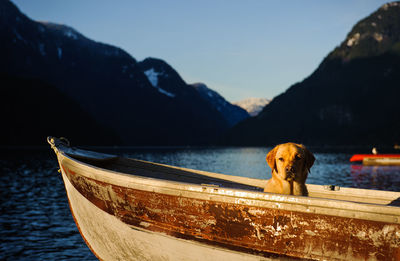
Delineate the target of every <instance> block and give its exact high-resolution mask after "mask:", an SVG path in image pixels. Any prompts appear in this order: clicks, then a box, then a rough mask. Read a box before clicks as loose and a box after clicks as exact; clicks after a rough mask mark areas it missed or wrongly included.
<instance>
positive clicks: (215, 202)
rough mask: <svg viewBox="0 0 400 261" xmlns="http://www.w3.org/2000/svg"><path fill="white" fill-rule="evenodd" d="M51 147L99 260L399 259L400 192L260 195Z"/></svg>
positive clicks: (191, 174) (225, 180)
mask: <svg viewBox="0 0 400 261" xmlns="http://www.w3.org/2000/svg"><path fill="white" fill-rule="evenodd" d="M50 143H51V144H52V147H53V149H54V150H55V151H56V154H57V157H58V161H59V164H60V168H61V172H62V175H63V180H64V183H65V187H66V190H67V194H68V198H69V203H70V206H71V211H72V213H73V215H74V219H75V221H76V223H77V226H78V228H79V230H80V232H81V234H82V236H83V237H84V239H85V241H86V243H87V244H88V246H89V247H90V248H91V250H92V251H93V252H94V253H95V254H96V256H97V257H98V258H99V259H102V260H161V259H163V260H216V259H219V260H263V259H265V260H270V259H275V258H279V259H281V260H282V259H283V260H286V259H287V260H292V259H298V258H302V259H316V260H322V259H324V260H399V259H400V208H399V207H398V200H399V199H400V193H397V192H383V191H376V193H373V192H374V191H371V190H357V189H347V188H341V189H340V190H339V191H338V190H335V188H333V189H332V190H326V189H324V188H323V187H322V186H317V185H309V186H308V187H309V192H310V197H299V196H285V195H278V194H271V193H263V192H261V191H262V187H263V186H264V182H265V181H263V180H257V179H250V178H243V177H234V176H228V175H223V174H216V173H209V172H204V171H195V170H188V169H183V168H177V167H171V166H165V165H161V164H153V163H149V162H144V161H138V160H132V159H121V158H118V157H113V156H111V155H108V156H103V157H95V156H90V157H86V158H85V156H84V155H85V154H84V153H82V155H83V156H82V155H81V156H80V157H79V160H77V159H76V157H74V156H73V154H74V153H73V151H72V152H71V151H69V154H67V153H66V152H64V151H63V148H64V145H63V144H62V143H60V142H58V140H56V139H53V140H50ZM346 195H350V197H351V198H350V199H349V198H348V196H346ZM363 195H364V196H365V197H363ZM322 197H324V198H322ZM346 199H347V200H346ZM358 199H362V200H360V201H362V202H363V203H361V202H359V201H358Z"/></svg>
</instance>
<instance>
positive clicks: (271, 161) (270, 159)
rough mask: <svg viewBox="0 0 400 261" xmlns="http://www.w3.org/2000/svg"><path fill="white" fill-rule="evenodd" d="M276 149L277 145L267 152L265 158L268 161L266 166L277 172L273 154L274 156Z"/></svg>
mask: <svg viewBox="0 0 400 261" xmlns="http://www.w3.org/2000/svg"><path fill="white" fill-rule="evenodd" d="M277 150H278V146H276V147H275V148H273V149H272V150H271V151H270V152H268V154H267V157H266V158H265V160H266V161H267V163H268V166H269V167H270V168H271V169H272V171H274V170H275V171H276V172H278V169H277V168H276V161H275V156H276V151H277Z"/></svg>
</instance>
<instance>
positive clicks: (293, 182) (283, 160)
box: [264, 142, 315, 196]
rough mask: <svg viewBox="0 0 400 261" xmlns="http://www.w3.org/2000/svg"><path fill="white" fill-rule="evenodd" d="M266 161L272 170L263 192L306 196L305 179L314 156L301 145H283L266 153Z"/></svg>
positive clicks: (290, 143)
mask: <svg viewBox="0 0 400 261" xmlns="http://www.w3.org/2000/svg"><path fill="white" fill-rule="evenodd" d="M266 160H267V162H268V165H269V166H270V167H271V169H272V178H271V179H269V180H268V181H267V185H266V186H265V188H264V192H272V193H279V194H288V195H297V196H308V191H307V187H306V179H307V176H308V173H309V172H310V168H311V166H312V165H313V164H314V161H315V157H314V155H313V154H312V153H311V152H310V151H309V150H308V149H307V148H306V147H305V146H304V145H301V144H296V143H292V142H289V143H284V144H280V145H277V146H276V147H275V148H273V149H272V150H271V151H270V152H268V154H267V157H266Z"/></svg>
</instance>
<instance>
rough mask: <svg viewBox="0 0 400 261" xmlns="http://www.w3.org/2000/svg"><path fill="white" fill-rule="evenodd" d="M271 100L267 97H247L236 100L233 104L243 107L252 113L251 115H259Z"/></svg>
mask: <svg viewBox="0 0 400 261" xmlns="http://www.w3.org/2000/svg"><path fill="white" fill-rule="evenodd" d="M270 102H271V100H268V99H266V98H247V99H244V100H241V101H238V102H234V103H233V104H235V105H237V106H239V107H241V108H243V109H244V110H246V111H247V112H248V113H249V114H250V116H252V117H254V116H257V115H258V114H259V113H260V112H261V111H262V109H263V108H264V107H265V105H267V104H268V103H270Z"/></svg>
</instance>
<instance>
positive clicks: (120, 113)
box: [0, 1, 228, 145]
mask: <svg viewBox="0 0 400 261" xmlns="http://www.w3.org/2000/svg"><path fill="white" fill-rule="evenodd" d="M0 38H1V41H0V55H1V57H2V59H0V73H1V74H2V75H3V76H6V77H9V79H19V78H22V79H37V80H39V81H40V82H41V83H45V85H46V86H47V87H50V86H51V87H54V88H56V89H57V91H58V92H59V93H60V95H62V96H63V97H66V98H67V99H70V100H71V101H72V102H74V103H76V104H77V105H78V106H79V107H80V109H81V110H82V112H83V113H85V114H86V115H88V117H90V118H91V119H92V120H93V121H94V122H96V124H97V126H98V127H99V128H103V129H101V130H99V133H102V132H103V131H105V132H108V131H109V130H111V132H113V133H115V134H116V135H117V136H118V137H119V138H120V140H121V144H122V145H192V144H204V143H209V142H212V141H214V140H216V138H217V137H219V135H221V133H222V132H223V131H225V130H226V129H227V128H228V125H227V123H225V121H224V120H223V117H222V116H221V114H220V113H219V112H218V111H217V110H216V109H214V108H213V107H212V106H210V105H209V103H207V102H205V101H204V100H203V99H202V98H201V96H200V95H199V94H198V93H197V92H196V91H195V90H194V89H193V88H192V87H191V86H189V85H187V84H186V83H185V82H184V81H183V80H182V79H181V77H180V76H179V75H178V73H176V72H175V71H174V70H173V69H172V67H170V66H169V65H168V64H167V63H165V62H163V61H161V60H156V59H146V60H144V61H143V62H140V63H139V62H137V61H136V60H135V58H133V57H132V56H130V55H129V54H128V53H127V52H125V51H124V50H122V49H120V48H118V47H114V46H111V45H107V44H104V43H99V42H96V41H93V40H90V39H88V38H86V37H85V36H83V35H82V34H80V33H79V32H77V31H76V30H74V29H73V28H71V27H68V26H65V25H59V24H53V23H46V22H36V21H33V20H31V19H29V18H28V17H27V16H25V15H24V14H22V13H21V12H20V11H19V10H18V8H17V7H16V6H15V5H14V4H12V3H11V2H10V1H0ZM35 86H37V85H34V86H33V87H35ZM0 88H2V87H0ZM39 93H40V91H38V92H35V91H32V92H30V94H31V95H32V96H31V99H33V100H35V99H39V97H38V95H39ZM21 95H24V94H23V93H22V94H21ZM5 102H6V103H8V104H12V103H14V102H15V101H13V100H7V101H5ZM25 109H28V108H25ZM54 110H58V111H59V112H60V113H61V111H62V114H63V113H67V112H68V111H70V110H71V108H69V107H61V106H58V107H56V108H54ZM2 113H5V112H4V111H3V112H2ZM76 117H78V115H76V114H70V117H68V118H65V119H62V121H63V123H64V124H70V125H76V122H74V120H75V118H76ZM20 120H21V121H24V120H25V119H24V118H21V119H20ZM60 123H61V121H60ZM4 126H8V124H5V125H4ZM76 126H77V128H79V129H80V131H81V132H82V136H89V134H90V133H91V131H92V130H91V129H86V128H84V126H81V125H76ZM31 128H40V126H38V125H34V126H31ZM28 131H30V130H28ZM34 132H35V133H37V132H39V131H34ZM47 134H48V133H43V136H45V135H47ZM63 135H64V136H66V137H68V136H69V132H67V131H66V132H65V133H64V134H63ZM112 140H113V139H109V137H108V136H103V138H102V139H99V140H98V145H104V144H106V143H107V144H108V143H109V142H111V141H112Z"/></svg>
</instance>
